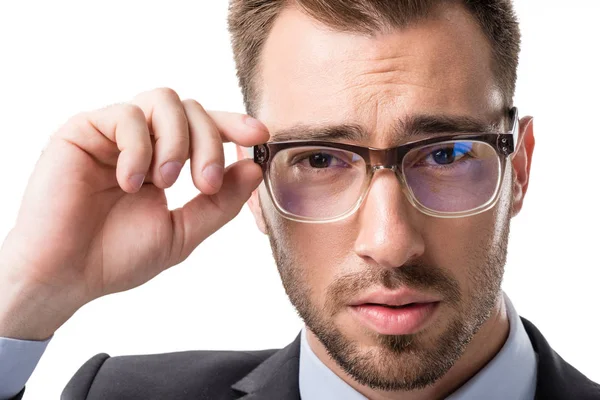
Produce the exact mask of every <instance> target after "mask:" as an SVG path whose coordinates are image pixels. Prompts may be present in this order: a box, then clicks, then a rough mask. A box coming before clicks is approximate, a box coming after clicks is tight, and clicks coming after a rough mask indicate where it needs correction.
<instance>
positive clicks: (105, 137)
mask: <svg viewBox="0 0 600 400" xmlns="http://www.w3.org/2000/svg"><path fill="white" fill-rule="evenodd" d="M57 136H58V137H59V138H62V139H63V140H67V141H69V142H70V143H72V144H74V145H76V146H78V147H79V148H80V149H82V150H83V151H85V152H87V153H88V154H90V155H91V156H92V157H93V158H95V159H97V160H99V161H100V162H103V163H105V164H109V165H113V164H114V163H115V162H116V166H117V171H116V175H117V181H118V183H119V186H120V187H121V188H122V189H123V190H124V191H125V192H128V193H135V192H137V191H138V190H139V189H140V187H141V186H142V184H143V182H144V177H145V176H146V173H147V171H148V168H149V166H150V163H151V161H152V143H151V140H150V134H149V130H148V125H147V123H146V117H145V115H144V112H143V111H142V110H141V109H140V108H139V107H137V106H135V105H132V104H117V105H113V106H109V107H106V108H103V109H100V110H97V111H92V112H87V113H82V114H79V115H76V116H75V117H72V118H71V119H70V120H69V122H67V123H66V124H65V125H64V126H63V127H62V128H61V129H60V130H59V131H58V132H57ZM115 144H116V146H117V148H118V150H119V152H117V159H116V160H115V149H114V147H115Z"/></svg>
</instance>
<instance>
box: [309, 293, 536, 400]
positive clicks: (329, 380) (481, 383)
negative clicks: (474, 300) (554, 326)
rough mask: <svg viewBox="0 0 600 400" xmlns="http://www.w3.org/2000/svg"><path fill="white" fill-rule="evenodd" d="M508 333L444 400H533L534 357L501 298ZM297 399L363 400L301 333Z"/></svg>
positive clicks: (510, 307)
mask: <svg viewBox="0 0 600 400" xmlns="http://www.w3.org/2000/svg"><path fill="white" fill-rule="evenodd" d="M504 300H505V303H506V310H507V314H508V321H509V323H510V331H509V334H508V338H507V339H506V342H505V343H504V346H503V347H502V349H500V351H499V352H498V354H496V356H495V357H494V358H493V359H492V360H491V361H490V362H489V363H488V364H487V365H486V366H485V367H484V368H483V369H481V370H480V371H479V372H478V373H477V374H476V375H475V376H474V377H473V378H471V379H470V380H469V381H467V383H465V384H464V385H463V386H461V387H460V388H459V389H458V390H456V391H455V392H454V393H452V394H451V395H450V396H449V397H446V400H481V399H486V400H507V399H511V400H533V399H534V396H535V385H536V381H537V354H536V353H535V351H534V350H533V347H532V345H531V341H530V340H529V336H528V335H527V332H526V331H525V327H524V326H523V323H522V322H521V318H519V315H518V314H517V311H516V310H515V308H514V307H513V305H512V303H511V302H510V300H509V299H508V296H506V294H504ZM299 385H300V397H301V398H302V400H330V399H344V400H365V399H367V398H366V397H365V396H363V395H362V394H360V393H359V392H357V391H356V390H355V389H354V388H352V387H351V386H350V385H348V384H347V383H346V382H344V381H343V380H342V379H341V378H340V377H338V376H337V375H336V374H335V373H334V372H333V371H331V370H330V369H329V368H328V367H327V366H325V364H323V362H322V361H321V360H320V359H319V358H318V357H317V356H316V354H315V353H314V352H313V351H312V349H311V348H310V345H309V344H308V341H307V339H306V328H303V329H302V335H301V342H300V376H299Z"/></svg>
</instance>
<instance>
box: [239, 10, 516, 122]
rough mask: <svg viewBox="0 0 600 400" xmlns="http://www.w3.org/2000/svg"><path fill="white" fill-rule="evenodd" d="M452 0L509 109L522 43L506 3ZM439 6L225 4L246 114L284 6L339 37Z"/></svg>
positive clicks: (399, 22) (402, 22)
mask: <svg viewBox="0 0 600 400" xmlns="http://www.w3.org/2000/svg"><path fill="white" fill-rule="evenodd" d="M445 1H452V0H445ZM454 1H459V2H460V3H462V4H463V5H464V6H465V8H466V9H467V10H468V11H469V12H470V13H471V14H472V15H473V16H474V17H475V19H476V20H477V21H478V23H479V25H480V27H481V29H482V30H483V32H484V34H485V36H486V37H487V38H488V40H489V42H490V45H491V49H492V55H493V58H494V65H495V71H494V74H495V76H496V79H497V83H498V86H499V87H500V89H501V90H502V93H503V96H504V101H505V103H506V106H507V107H509V106H511V105H512V99H513V96H514V92H515V85H516V80H517V65H518V61H519V51H520V41H521V34H520V31H519V24H518V21H517V18H516V16H515V13H514V10H513V7H512V3H511V0H454ZM441 3H442V1H440V0H230V4H229V19H228V22H229V32H230V34H231V41H232V45H233V54H234V58H235V63H236V66H237V75H238V79H239V83H240V87H241V89H242V94H243V96H244V104H245V105H246V110H247V112H248V113H249V114H254V113H255V112H256V109H255V107H256V103H257V102H258V100H259V93H258V89H257V87H256V86H258V85H257V78H258V74H259V65H258V64H259V60H260V54H261V52H262V48H263V46H264V43H265V41H266V39H267V37H268V35H269V33H270V31H271V28H272V26H273V23H274V21H275V19H276V18H277V16H278V15H279V13H280V12H281V10H282V9H284V8H285V7H287V6H289V5H296V6H297V7H299V8H300V9H301V10H303V11H304V12H305V13H306V14H307V15H309V16H311V17H312V18H314V19H316V20H317V21H319V22H321V23H323V24H325V25H327V26H329V27H330V28H332V29H335V30H338V31H340V32H353V33H364V34H373V33H377V32H380V31H382V30H388V29H392V28H402V27H404V26H406V25H407V24H409V23H411V22H415V21H417V20H419V19H421V18H425V17H426V16H427V15H428V14H429V12H430V11H431V10H432V9H433V8H434V7H435V6H439V5H440V4H441Z"/></svg>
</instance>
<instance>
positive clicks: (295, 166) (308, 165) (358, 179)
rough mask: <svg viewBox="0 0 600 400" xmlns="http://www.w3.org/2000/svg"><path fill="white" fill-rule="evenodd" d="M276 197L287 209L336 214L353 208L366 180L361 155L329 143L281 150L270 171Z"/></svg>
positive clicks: (309, 214)
mask: <svg viewBox="0 0 600 400" xmlns="http://www.w3.org/2000/svg"><path fill="white" fill-rule="evenodd" d="M269 174H270V180H271V191H272V195H273V198H274V200H275V201H276V202H277V204H278V205H279V206H280V207H281V208H282V209H283V210H284V211H286V212H287V213H290V214H293V215H295V216H298V217H304V218H321V219H330V218H335V217H336V216H339V215H341V214H344V213H346V212H347V211H349V210H351V209H352V208H353V207H354V206H355V205H356V203H357V202H358V200H359V197H360V195H361V189H362V185H363V184H364V182H365V176H366V165H365V161H364V159H363V158H362V157H360V156H359V155H357V154H355V153H352V152H349V151H344V150H339V149H334V148H328V147H314V146H306V147H294V148H290V149H285V150H282V151H280V152H278V153H277V154H276V155H275V157H274V159H273V160H272V162H271V169H270V171H269Z"/></svg>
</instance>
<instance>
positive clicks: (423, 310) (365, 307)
mask: <svg viewBox="0 0 600 400" xmlns="http://www.w3.org/2000/svg"><path fill="white" fill-rule="evenodd" d="M439 305H440V302H439V301H434V302H411V303H406V304H401V305H394V304H381V303H363V304H358V305H352V306H350V311H351V314H352V316H353V317H354V318H355V319H356V320H357V322H359V323H360V324H361V325H363V326H365V327H367V328H368V329H370V330H374V331H375V332H377V333H379V334H382V335H409V334H415V333H417V332H419V331H420V330H422V329H424V328H425V327H426V325H427V324H428V322H430V321H432V320H433V319H434V316H435V314H436V311H437V310H438V309H439Z"/></svg>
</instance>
